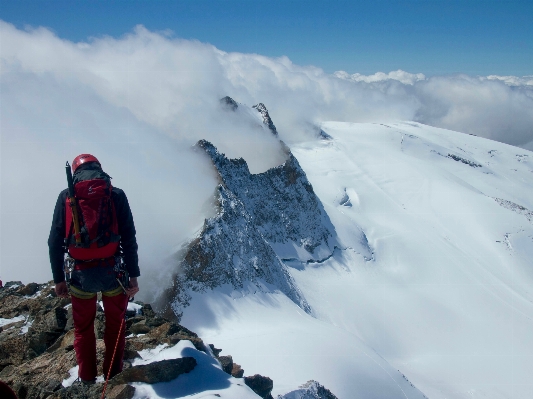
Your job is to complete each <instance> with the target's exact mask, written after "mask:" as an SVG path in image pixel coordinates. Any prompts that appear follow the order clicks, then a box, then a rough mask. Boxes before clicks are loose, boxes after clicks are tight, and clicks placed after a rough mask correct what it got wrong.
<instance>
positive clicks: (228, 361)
mask: <svg viewBox="0 0 533 399" xmlns="http://www.w3.org/2000/svg"><path fill="white" fill-rule="evenodd" d="M218 361H219V362H220V365H221V366H222V370H224V371H225V372H226V373H228V374H230V375H231V371H232V370H233V358H232V357H231V356H230V355H226V356H220V357H219V358H218Z"/></svg>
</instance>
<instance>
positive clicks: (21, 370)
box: [0, 282, 271, 399]
mask: <svg viewBox="0 0 533 399" xmlns="http://www.w3.org/2000/svg"><path fill="white" fill-rule="evenodd" d="M52 287H53V283H52V282H49V283H47V284H34V283H30V284H27V285H23V284H22V283H20V282H9V283H7V284H6V286H5V287H3V288H0V326H1V329H0V343H3V344H4V345H3V346H2V351H3V352H2V356H3V357H2V359H3V360H4V361H3V363H2V366H1V367H0V380H2V381H3V382H5V383H6V384H7V385H8V386H9V387H11V388H12V389H13V391H14V392H15V393H16V394H17V396H18V399H99V398H100V397H101V395H102V390H103V387H104V383H103V382H98V383H96V384H94V385H89V386H85V385H82V384H76V383H75V384H72V385H69V383H67V384H66V385H69V386H66V387H65V386H63V382H64V381H66V380H67V379H69V378H73V377H72V376H71V373H72V369H73V368H74V367H75V366H76V355H75V351H74V347H73V341H74V335H73V330H72V322H71V319H72V315H71V311H70V309H71V305H70V299H68V298H57V297H56V296H55V293H54V291H53V289H52ZM39 308H41V309H40V310H39V311H37V309H39ZM63 310H64V311H65V312H66V314H67V321H66V322H60V323H57V322H55V321H54V322H50V320H57V315H58V314H60V315H64V312H63ZM97 314H98V316H100V315H102V316H103V310H102V308H98V310H97ZM98 316H97V317H98ZM126 317H127V320H126V336H127V337H126V350H125V351H124V370H123V371H122V372H121V373H120V374H118V375H116V376H115V377H114V378H112V379H111V380H109V385H108V386H107V391H106V398H107V399H131V398H133V397H134V395H135V387H134V386H132V385H130V384H131V383H134V382H141V383H147V384H155V383H159V382H168V381H172V380H174V379H175V378H177V377H178V376H179V375H181V374H184V373H188V372H190V371H192V370H193V369H194V368H195V366H196V364H197V361H196V359H195V358H194V357H180V358H175V359H165V360H159V361H152V362H148V363H147V364H139V365H132V363H133V362H134V359H138V358H141V356H140V354H139V352H141V351H143V350H146V349H155V348H161V347H162V345H166V347H167V348H170V347H172V346H174V345H176V344H177V343H179V342H180V341H182V340H187V341H190V342H191V343H192V344H193V345H194V347H195V348H196V349H197V350H199V351H202V352H205V353H207V354H210V355H211V356H213V357H214V358H215V359H217V360H218V361H219V363H221V367H222V368H223V369H224V371H225V372H227V373H228V374H229V375H231V376H233V377H236V378H242V377H243V375H244V370H243V369H242V368H241V366H240V365H238V364H236V363H234V362H233V358H232V357H231V356H230V355H226V356H219V353H220V352H221V349H217V348H215V347H214V346H213V345H209V347H206V346H205V345H204V343H203V341H202V340H201V339H200V338H198V336H197V335H196V334H195V333H194V332H192V331H190V330H188V329H187V328H185V327H183V326H181V325H179V324H177V323H175V322H172V321H170V320H167V319H165V318H163V317H161V316H159V315H158V314H156V313H155V312H154V310H153V309H152V307H151V306H150V304H143V303H142V302H136V303H135V304H134V305H133V306H132V309H131V310H128V311H127V313H126ZM60 320H64V317H60ZM102 323H105V320H104V319H102ZM103 326H104V324H101V325H100V324H96V325H95V327H96V329H97V331H96V335H97V336H98V335H100V334H102V333H103V331H102V330H103ZM138 326H143V328H142V329H141V330H139V331H145V332H143V333H139V334H140V335H136V334H134V333H133V330H135V329H137V328H138ZM30 331H35V332H37V331H38V332H39V334H41V335H42V336H44V337H46V339H43V341H42V345H43V347H44V350H42V351H41V353H39V354H37V352H35V351H34V350H32V349H31V347H30V343H31V342H33V341H32V340H33V339H34V336H33V335H32V334H30ZM51 333H53V334H55V335H58V336H57V339H56V340H55V342H51V340H49V339H48V338H49V337H50V335H49V334H51ZM13 337H17V339H18V341H17V342H18V343H19V344H18V345H5V343H6V342H8V343H9V342H11V343H12V339H13ZM96 351H97V359H98V365H99V367H98V374H99V375H102V373H103V371H102V363H103V357H104V352H105V345H104V342H103V340H102V339H98V340H97V347H96ZM141 353H145V352H141ZM30 355H31V356H30ZM261 379H263V380H265V381H267V380H269V381H271V380H270V379H269V378H268V377H261V376H254V378H252V381H254V380H257V381H259V380H261ZM70 381H72V380H70Z"/></svg>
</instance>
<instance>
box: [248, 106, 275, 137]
mask: <svg viewBox="0 0 533 399" xmlns="http://www.w3.org/2000/svg"><path fill="white" fill-rule="evenodd" d="M252 108H255V109H256V110H257V111H258V112H259V113H260V114H261V116H262V117H263V123H264V124H265V125H266V126H267V127H268V128H269V129H270V131H271V132H272V134H273V135H274V136H276V137H277V136H278V131H277V129H276V126H275V125H274V122H272V119H271V118H270V115H269V114H268V110H267V108H266V107H265V104H263V103H259V104H257V105H254V106H253V107H252Z"/></svg>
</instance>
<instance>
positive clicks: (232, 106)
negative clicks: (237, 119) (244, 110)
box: [220, 96, 239, 111]
mask: <svg viewBox="0 0 533 399" xmlns="http://www.w3.org/2000/svg"><path fill="white" fill-rule="evenodd" d="M220 104H222V106H223V107H224V108H225V109H227V110H230V111H235V110H236V109H237V108H238V107H239V105H238V104H237V103H236V102H235V100H234V99H233V98H231V97H229V96H226V97H224V98H221V99H220Z"/></svg>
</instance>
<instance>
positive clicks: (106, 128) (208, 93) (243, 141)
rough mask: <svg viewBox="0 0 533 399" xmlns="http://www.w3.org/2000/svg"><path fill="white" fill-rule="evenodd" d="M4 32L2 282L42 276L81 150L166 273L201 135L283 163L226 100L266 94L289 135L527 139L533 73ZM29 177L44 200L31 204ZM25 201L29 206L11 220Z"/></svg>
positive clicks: (262, 165) (199, 166) (193, 221)
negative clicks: (386, 126) (124, 200)
mask: <svg viewBox="0 0 533 399" xmlns="http://www.w3.org/2000/svg"><path fill="white" fill-rule="evenodd" d="M0 37H1V46H2V51H1V53H0V67H1V69H0V85H1V91H0V101H1V104H2V107H1V115H0V124H1V132H2V148H1V153H2V157H1V158H2V161H1V162H2V168H1V174H2V175H1V178H2V190H1V196H2V202H1V204H2V210H1V211H2V227H1V228H2V234H1V236H0V239H1V242H0V245H1V249H2V251H1V252H2V255H1V256H2V259H1V264H0V267H1V270H0V272H1V274H2V277H4V275H5V274H8V275H10V276H12V277H16V276H17V273H19V274H18V275H19V276H20V273H22V272H17V271H15V272H11V271H9V272H8V267H9V269H10V270H11V269H12V267H11V266H12V265H20V267H22V266H23V265H26V264H28V263H32V262H33V263H32V264H33V266H31V267H30V269H31V270H27V272H26V273H27V275H36V276H37V277H38V280H39V281H43V280H44V279H45V277H44V276H45V275H47V274H45V273H49V272H48V269H46V268H47V267H48V266H47V259H46V255H47V250H46V247H45V241H46V238H44V237H46V236H47V235H48V230H49V223H50V221H51V217H52V208H53V204H54V202H55V199H56V197H57V193H58V192H59V191H60V190H61V189H62V188H63V186H64V184H63V180H64V179H63V175H62V173H63V172H62V171H59V170H58V166H59V165H61V166H62V165H63V164H62V162H64V160H66V159H69V160H71V159H72V158H73V157H74V156H76V155H77V154H78V153H82V152H94V153H95V154H96V155H97V156H99V157H101V158H102V163H103V165H104V167H105V168H106V170H107V171H108V172H109V173H110V174H111V175H112V176H114V177H115V180H116V181H117V185H118V186H119V187H121V188H124V189H125V191H126V193H127V194H128V197H131V198H130V202H131V203H132V207H133V208H134V212H135V217H136V221H138V225H139V226H138V230H139V232H140V233H139V234H140V240H142V244H143V245H142V246H141V248H142V254H141V258H142V261H143V263H144V264H145V265H147V266H145V267H146V268H148V269H149V270H150V271H152V272H153V273H159V274H164V273H163V271H165V270H166V269H165V268H164V267H162V266H161V262H163V261H162V258H161V257H160V256H159V254H161V253H165V254H168V253H169V252H170V251H171V249H172V248H173V246H175V245H177V244H179V243H180V242H182V241H183V240H185V239H187V238H188V237H190V236H191V234H192V232H193V231H194V230H195V229H197V228H198V226H199V225H201V222H202V220H203V218H204V217H205V209H204V204H205V203H206V202H209V199H210V196H211V194H212V192H213V188H214V186H215V184H216V179H215V177H214V175H213V174H212V172H211V171H210V169H209V165H208V162H207V161H205V160H203V159H201V158H200V157H198V156H197V155H195V154H194V153H193V152H192V151H191V150H190V148H191V146H192V145H193V144H194V143H195V142H196V141H197V140H199V139H207V140H210V141H212V142H213V143H214V144H215V145H216V146H217V147H218V148H219V149H220V150H221V151H222V152H225V153H226V154H227V155H228V156H230V157H244V158H245V159H246V160H247V161H248V163H249V165H250V169H251V170H252V171H253V172H260V171H263V170H266V169H268V168H269V167H272V166H274V165H277V164H279V163H281V162H282V161H283V156H282V154H280V151H279V145H278V144H277V142H276V141H275V140H274V139H273V138H272V137H269V136H267V135H264V134H261V131H258V130H257V131H256V130H254V129H250V126H249V125H247V124H246V123H243V122H242V121H240V120H237V119H236V118H231V117H228V114H227V113H224V111H223V110H222V109H221V108H220V106H219V99H220V98H222V97H224V96H226V95H229V96H231V97H232V98H234V99H235V100H236V101H238V102H240V103H243V104H247V105H249V106H251V105H254V104H257V103H259V102H263V103H264V104H265V105H266V106H267V108H268V110H269V112H270V115H271V116H272V118H273V120H274V123H275V124H276V126H277V128H278V131H279V133H280V136H281V138H282V139H283V140H285V141H287V142H288V143H290V142H294V141H298V140H301V139H303V138H309V127H310V126H312V124H316V123H320V122H321V121H327V120H337V121H347V122H369V121H379V122H386V121H394V120H416V121H419V122H422V123H426V124H428V125H433V126H437V127H444V128H448V129H453V130H458V131H462V132H465V133H471V134H476V135H479V136H482V137H486V138H490V139H493V140H498V141H502V142H505V143H508V144H512V145H517V146H524V147H526V148H529V147H527V146H528V143H532V142H533V129H532V126H533V83H532V81H531V79H530V78H531V77H522V78H518V77H495V76H489V77H471V76H466V75H457V76H440V77H439V76H436V77H429V78H427V77H425V76H424V75H423V74H410V73H408V72H404V71H401V70H399V71H393V72H390V73H388V74H385V73H381V72H379V73H376V74H374V75H370V76H364V75H360V74H355V75H349V74H347V73H346V72H337V73H335V74H333V75H329V74H326V73H324V72H323V71H322V70H321V69H319V68H316V67H312V66H305V67H304V66H299V65H295V64H293V63H292V62H291V61H290V59H289V58H287V57H280V58H269V57H265V56H261V55H257V54H242V53H228V52H224V51H221V50H219V49H217V48H215V47H214V46H212V45H209V44H205V43H200V42H197V41H190V40H182V39H176V38H172V37H171V36H169V35H168V34H163V33H161V34H160V33H157V32H151V31H149V30H147V29H146V28H144V27H142V26H137V27H136V28H135V29H134V30H133V31H132V32H131V33H129V34H127V35H125V36H123V37H121V38H112V37H100V38H93V39H91V40H89V41H88V42H82V43H73V42H70V41H67V40H63V39H60V38H58V37H57V36H55V35H54V34H53V33H52V32H50V31H49V30H47V29H45V28H37V29H28V30H19V29H17V28H15V27H14V26H13V25H11V24H8V23H5V22H3V21H0ZM531 149H533V147H531ZM42 159H44V162H43V161H42ZM29 160H34V161H32V162H38V163H39V167H38V168H37V167H35V165H33V164H32V163H31V162H30V161H29ZM35 160H37V161H35ZM58 160H59V161H58ZM52 176H53V177H52ZM28 182H32V183H31V185H32V190H37V191H38V192H39V193H40V194H39V197H40V198H42V199H43V200H42V201H39V203H38V204H37V205H36V202H37V201H35V198H34V196H32V195H29V193H28V192H27V188H26V186H27V184H28ZM169 183H171V184H169ZM162 192H164V193H165V195H164V196H161V195H158V194H155V193H162ZM21 193H22V194H21ZM26 194H28V196H27V199H24V198H26ZM21 197H22V200H21ZM21 209H31V210H32V212H33V213H32V215H30V216H20V210H21ZM20 218H23V219H24V218H25V219H24V220H22V221H21V219H20ZM26 223H29V224H33V225H34V226H35V228H34V229H33V230H32V233H31V235H32V240H34V241H35V242H39V245H36V246H35V249H32V250H27V247H28V246H27V245H23V244H25V243H26V242H27V240H26V238H24V237H27V231H26V229H25V228H23V227H21V226H24V225H27V224H26ZM150 226H157V227H155V228H154V227H152V228H149V227H150ZM21 254H24V256H23V257H21ZM43 254H44V255H43ZM28 259H33V261H31V262H29V261H28ZM8 265H9V266H8ZM32 267H33V269H32ZM43 268H44V269H43ZM16 269H17V268H16V267H15V268H13V270H16ZM43 270H45V271H44V272H43ZM145 270H146V269H145ZM37 277H36V278H37ZM32 278H33V277H32ZM18 279H23V280H24V278H23V277H18Z"/></svg>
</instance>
